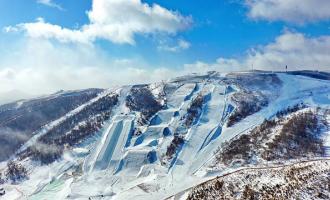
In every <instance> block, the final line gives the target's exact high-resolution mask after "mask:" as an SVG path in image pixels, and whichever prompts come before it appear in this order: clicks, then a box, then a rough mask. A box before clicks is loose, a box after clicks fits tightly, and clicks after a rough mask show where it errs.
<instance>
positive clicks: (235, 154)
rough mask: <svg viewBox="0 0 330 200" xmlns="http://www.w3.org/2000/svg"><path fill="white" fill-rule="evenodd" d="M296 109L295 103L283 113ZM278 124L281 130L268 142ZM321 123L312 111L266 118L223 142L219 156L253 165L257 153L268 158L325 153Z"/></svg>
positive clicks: (270, 159)
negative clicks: (255, 125) (321, 136)
mask: <svg viewBox="0 0 330 200" xmlns="http://www.w3.org/2000/svg"><path fill="white" fill-rule="evenodd" d="M296 109H297V107H296V106H295V107H294V108H289V109H287V110H288V111H287V110H285V111H282V113H286V112H289V111H292V110H296ZM298 110H299V109H298ZM278 125H281V126H282V129H281V130H280V131H279V132H276V133H275V137H274V139H271V142H269V140H270V137H271V135H272V133H273V131H274V128H275V127H276V126H278ZM322 126H323V125H322V124H321V123H319V119H318V117H317V113H314V112H312V111H308V112H304V113H298V114H294V115H293V116H292V117H291V118H290V119H289V120H287V121H286V119H285V118H284V117H283V116H282V115H281V117H280V118H277V119H272V120H265V121H264V122H263V123H262V124H260V125H259V126H257V127H255V128H254V129H253V130H252V131H250V133H249V134H248V135H246V134H244V135H241V136H238V137H235V138H233V139H232V140H231V141H229V142H226V143H224V144H223V145H222V147H221V148H219V149H218V150H217V152H216V159H217V161H218V162H221V163H224V164H226V165H229V164H232V163H233V161H240V162H242V163H241V164H250V163H251V162H252V161H253V158H254V157H255V156H258V157H261V158H263V159H264V160H268V161H272V160H279V159H294V158H302V157H306V156H322V155H323V154H324V148H323V141H322V140H321V138H320V131H321V128H322Z"/></svg>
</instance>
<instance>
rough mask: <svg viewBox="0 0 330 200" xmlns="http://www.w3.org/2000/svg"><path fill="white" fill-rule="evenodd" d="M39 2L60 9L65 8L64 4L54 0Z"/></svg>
mask: <svg viewBox="0 0 330 200" xmlns="http://www.w3.org/2000/svg"><path fill="white" fill-rule="evenodd" d="M37 3H39V4H43V5H45V6H49V7H52V8H57V9H59V10H64V9H63V8H62V6H60V5H59V4H57V3H55V2H53V0H37Z"/></svg>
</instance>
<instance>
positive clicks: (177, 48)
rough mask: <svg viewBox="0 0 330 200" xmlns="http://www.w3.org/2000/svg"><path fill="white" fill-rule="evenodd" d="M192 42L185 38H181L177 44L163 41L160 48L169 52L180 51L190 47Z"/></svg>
mask: <svg viewBox="0 0 330 200" xmlns="http://www.w3.org/2000/svg"><path fill="white" fill-rule="evenodd" d="M190 46H191V44H190V43H189V42H188V41H186V40H183V39H179V40H178V41H177V43H176V44H175V45H172V46H170V45H168V44H166V42H161V43H160V45H159V46H158V50H161V51H169V52H180V51H183V50H186V49H189V48H190Z"/></svg>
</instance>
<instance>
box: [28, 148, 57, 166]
mask: <svg viewBox="0 0 330 200" xmlns="http://www.w3.org/2000/svg"><path fill="white" fill-rule="evenodd" d="M24 153H25V154H26V155H24V156H25V157H30V158H31V159H32V160H34V161H40V162H41V164H45V165H47V164H50V163H52V162H54V161H56V160H58V159H60V158H61V157H62V153H63V148H61V147H59V146H57V145H45V144H38V145H34V146H32V147H29V148H28V149H27V150H26V151H25V152H24Z"/></svg>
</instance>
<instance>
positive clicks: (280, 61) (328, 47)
mask: <svg viewBox="0 0 330 200" xmlns="http://www.w3.org/2000/svg"><path fill="white" fill-rule="evenodd" d="M286 65H288V68H289V70H323V71H329V70H330V36H328V35H327V36H321V37H314V38H313V37H307V36H305V35H303V34H301V33H293V32H285V33H283V34H282V35H280V36H279V37H277V38H276V39H275V41H274V42H273V43H270V44H268V45H265V46H261V47H259V48H256V49H251V50H250V51H249V52H248V53H247V55H246V56H244V57H243V58H241V59H226V58H219V59H218V60H217V61H216V62H215V63H204V62H196V63H194V64H190V65H186V68H189V69H191V70H190V71H193V70H197V71H202V72H203V71H204V72H205V71H208V70H216V71H239V70H251V69H252V66H254V69H260V70H276V71H277V70H282V71H283V70H285V66H286ZM187 71H189V70H187Z"/></svg>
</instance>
